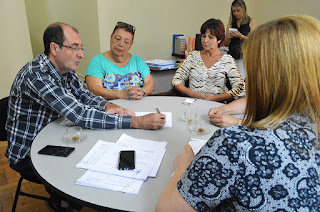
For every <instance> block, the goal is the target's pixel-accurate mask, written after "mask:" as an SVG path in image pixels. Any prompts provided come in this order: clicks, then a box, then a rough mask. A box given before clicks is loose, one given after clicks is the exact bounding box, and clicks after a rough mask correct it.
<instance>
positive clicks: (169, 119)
mask: <svg viewBox="0 0 320 212" xmlns="http://www.w3.org/2000/svg"><path fill="white" fill-rule="evenodd" d="M135 113H136V116H144V115H147V114H150V113H154V112H135ZM161 113H162V114H164V115H166V123H165V124H164V127H172V113H171V112H161Z"/></svg>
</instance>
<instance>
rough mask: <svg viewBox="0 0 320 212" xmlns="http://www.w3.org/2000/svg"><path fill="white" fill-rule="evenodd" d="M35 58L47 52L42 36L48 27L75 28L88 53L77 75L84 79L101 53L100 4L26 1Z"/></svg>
mask: <svg viewBox="0 0 320 212" xmlns="http://www.w3.org/2000/svg"><path fill="white" fill-rule="evenodd" d="M25 2H26V5H27V14H28V22H29V26H30V31H31V29H32V32H31V40H32V46H33V47H34V48H33V50H34V51H33V53H34V56H36V55H37V54H39V53H41V52H43V51H44V47H43V41H42V36H43V32H44V30H45V29H46V27H47V26H48V25H49V24H51V23H54V22H63V23H66V24H70V25H71V26H73V27H75V28H76V29H77V30H78V31H79V34H80V37H81V40H82V42H83V47H84V48H85V49H86V52H85V57H84V58H83V59H82V61H81V64H80V66H79V69H78V70H77V73H78V75H79V76H80V77H83V76H84V74H85V71H86V69H87V67H88V65H89V62H90V60H91V58H92V57H93V56H94V55H97V54H99V53H100V43H99V41H100V38H99V33H98V32H99V26H98V14H97V1H94V0H68V1H65V0H25Z"/></svg>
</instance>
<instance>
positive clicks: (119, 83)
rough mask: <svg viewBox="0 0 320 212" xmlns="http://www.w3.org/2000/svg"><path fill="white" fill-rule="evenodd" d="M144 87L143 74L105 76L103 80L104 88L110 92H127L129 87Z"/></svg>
mask: <svg viewBox="0 0 320 212" xmlns="http://www.w3.org/2000/svg"><path fill="white" fill-rule="evenodd" d="M135 85H137V86H139V87H143V85H144V83H143V79H142V77H141V72H133V73H128V74H126V75H121V74H105V75H104V80H103V87H104V88H106V89H110V90H125V89H126V87H129V86H135Z"/></svg>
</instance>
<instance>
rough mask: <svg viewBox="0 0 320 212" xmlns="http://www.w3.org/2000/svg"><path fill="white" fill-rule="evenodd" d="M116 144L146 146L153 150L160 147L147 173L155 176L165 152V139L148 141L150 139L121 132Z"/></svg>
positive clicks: (128, 146) (129, 146)
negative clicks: (155, 159)
mask: <svg viewBox="0 0 320 212" xmlns="http://www.w3.org/2000/svg"><path fill="white" fill-rule="evenodd" d="M117 144H119V145H121V146H125V147H127V148H133V147H135V148H142V149H144V148H146V147H147V148H148V149H149V150H154V151H158V150H160V149H162V152H161V154H160V155H159V157H158V159H157V161H156V163H155V164H154V166H153V168H152V170H151V172H150V173H149V177H156V176H157V173H158V170H159V168H160V165H161V162H162V159H163V157H164V154H165V153H166V149H165V148H166V147H167V145H168V143H167V142H166V141H150V140H146V139H137V138H133V137H131V136H129V135H127V134H125V133H123V134H122V135H121V136H120V138H119V139H118V141H117Z"/></svg>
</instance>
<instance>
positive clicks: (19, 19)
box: [0, 0, 32, 98]
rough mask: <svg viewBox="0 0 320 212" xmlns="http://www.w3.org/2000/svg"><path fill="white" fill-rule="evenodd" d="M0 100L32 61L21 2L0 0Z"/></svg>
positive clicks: (24, 13) (24, 11)
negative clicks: (17, 75) (25, 66)
mask: <svg viewBox="0 0 320 212" xmlns="http://www.w3.org/2000/svg"><path fill="white" fill-rule="evenodd" d="M0 4H1V7H0V28H1V33H0V40H1V49H2V51H1V52H0V64H1V68H0V74H1V77H0V98H3V97H5V96H8V95H9V93H10V88H11V85H12V82H13V80H14V78H15V76H16V74H17V73H18V71H19V70H20V69H21V67H22V66H23V65H25V64H26V63H27V62H28V61H29V60H31V59H32V50H31V43H30V36H29V29H28V23H27V16H26V10H25V5H24V1H23V0H15V1H11V0H0Z"/></svg>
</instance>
